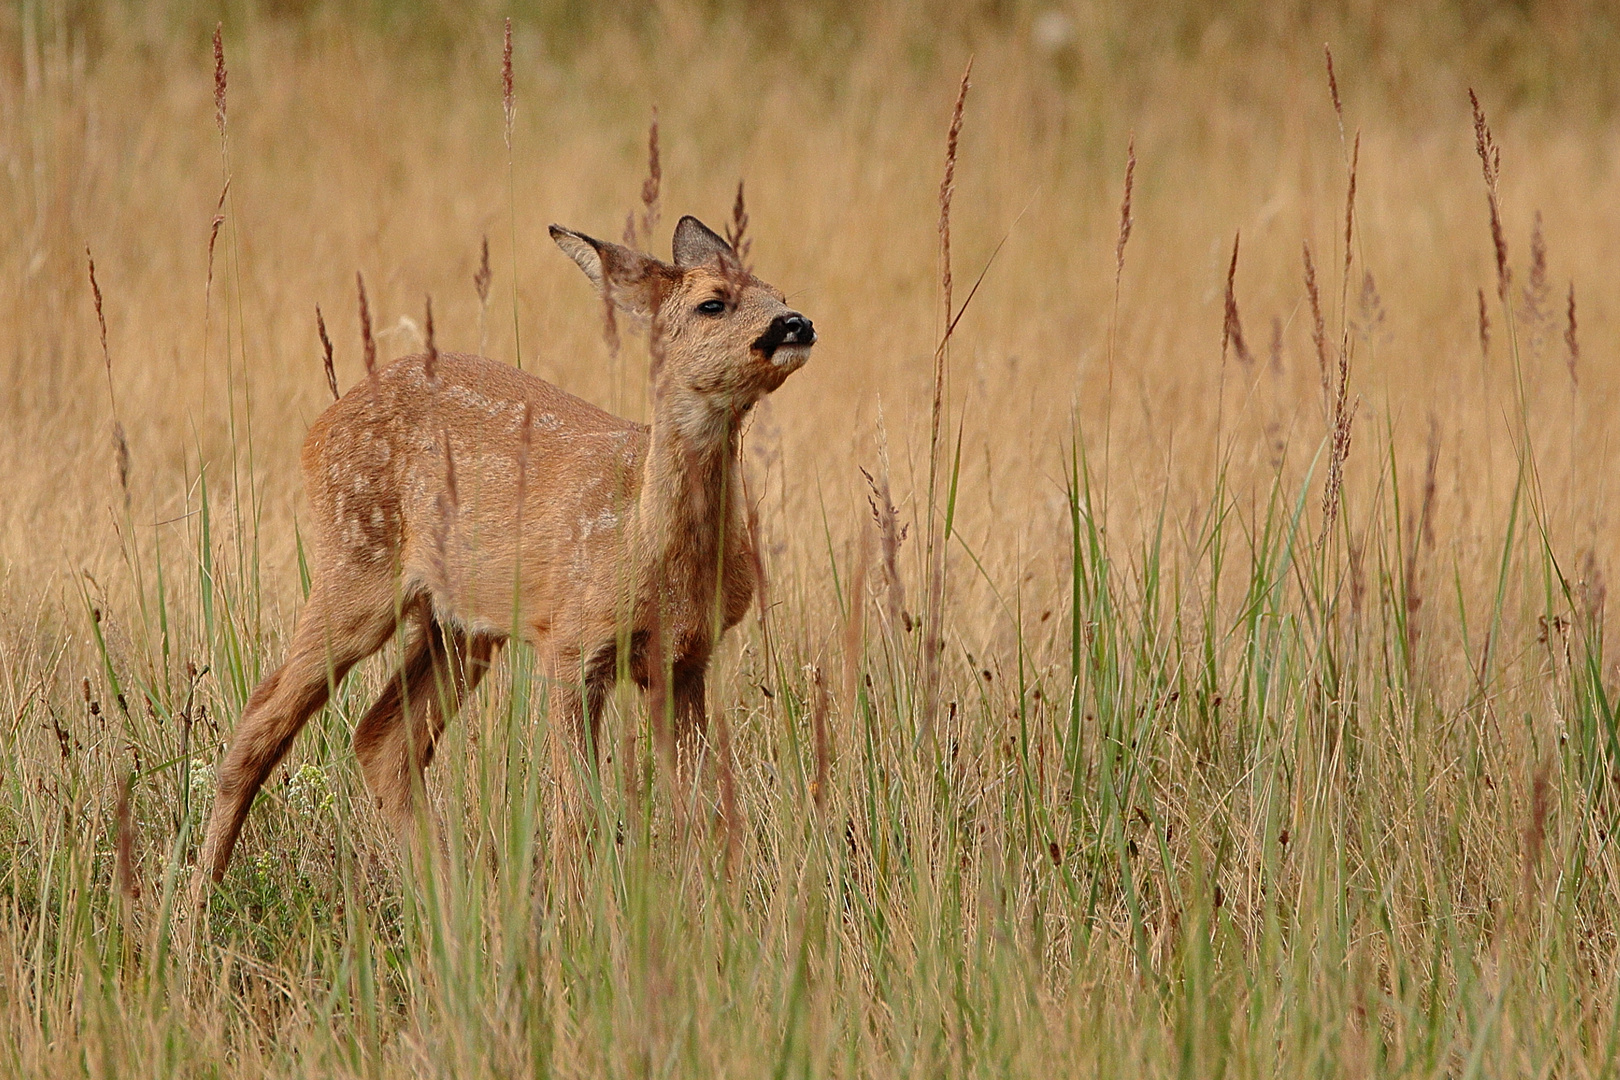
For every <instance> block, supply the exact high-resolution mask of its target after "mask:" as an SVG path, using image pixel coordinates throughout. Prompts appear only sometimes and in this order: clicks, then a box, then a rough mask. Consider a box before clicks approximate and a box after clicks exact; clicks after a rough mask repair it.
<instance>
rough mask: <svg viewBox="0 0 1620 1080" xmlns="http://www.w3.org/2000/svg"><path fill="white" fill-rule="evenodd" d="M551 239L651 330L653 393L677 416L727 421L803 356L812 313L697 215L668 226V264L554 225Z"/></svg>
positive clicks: (810, 339) (810, 340) (811, 336)
mask: <svg viewBox="0 0 1620 1080" xmlns="http://www.w3.org/2000/svg"><path fill="white" fill-rule="evenodd" d="M551 237H552V239H553V240H555V241H557V246H558V247H560V248H562V249H563V251H565V252H567V254H568V256H569V257H570V258H572V259H573V260H574V261H575V262H576V263H578V264H579V268H580V269H581V270H583V271H585V276H586V277H588V278H590V279H591V283H592V284H593V285H595V286H596V288H597V289H598V291H600V292H601V293H602V295H603V297H604V298H605V299H606V300H607V302H609V303H611V304H612V305H613V306H614V308H615V309H617V310H619V311H622V312H624V313H625V314H627V315H629V316H630V317H631V318H632V319H633V320H635V321H636V322H638V323H641V324H644V325H646V326H647V327H648V328H649V332H650V334H651V335H652V342H653V344H652V352H653V394H654V398H655V400H657V401H660V402H663V401H666V400H668V401H669V402H670V403H671V404H672V405H673V407H674V408H675V409H676V413H675V415H678V416H679V415H687V416H689V417H690V418H692V419H713V420H720V419H727V418H729V419H735V418H736V417H738V416H740V415H741V414H742V413H743V412H745V411H747V410H748V408H749V407H751V406H752V405H753V404H754V403H755V402H756V401H758V400H759V399H760V398H762V397H764V396H765V395H766V394H768V393H770V392H771V391H773V390H775V389H776V388H777V387H779V386H781V385H782V381H783V380H784V379H786V378H787V377H788V376H789V375H791V374H792V373H793V372H795V371H797V370H798V369H799V368H801V367H803V366H804V363H805V361H806V360H808V359H809V358H810V346H812V345H814V344H815V342H816V331H815V327H814V326H812V325H811V323H810V320H809V319H807V318H805V317H804V316H803V315H801V314H799V312H797V311H794V310H792V309H791V308H789V307H788V306H787V304H786V302H785V301H784V299H783V296H782V292H781V290H779V289H777V288H775V287H774V286H772V285H768V284H766V283H765V282H763V281H761V280H759V278H757V277H755V276H754V275H753V274H751V273H749V272H748V271H747V270H745V269H744V268H743V266H742V263H741V261H740V260H739V259H738V258H737V254H736V252H734V251H733V250H732V249H731V245H729V244H727V243H726V242H725V240H723V239H721V238H720V237H719V236H717V235H716V234H715V233H714V232H713V230H711V229H710V228H709V227H708V226H706V225H704V224H703V223H702V222H701V221H699V220H698V219H697V218H695V217H692V216H690V215H688V216H686V217H683V218H681V220H680V223H679V224H677V225H676V226H675V239H674V245H673V247H674V251H673V255H674V262H673V263H666V262H663V261H662V260H660V259H655V258H653V257H652V256H651V255H646V254H643V253H641V252H639V251H633V250H631V249H630V248H627V247H623V246H621V245H619V244H612V243H608V242H607V241H604V240H597V239H595V238H593V237H589V236H586V235H584V234H583V233H577V232H573V231H572V230H569V229H564V228H562V227H561V226H559V225H553V226H552V227H551Z"/></svg>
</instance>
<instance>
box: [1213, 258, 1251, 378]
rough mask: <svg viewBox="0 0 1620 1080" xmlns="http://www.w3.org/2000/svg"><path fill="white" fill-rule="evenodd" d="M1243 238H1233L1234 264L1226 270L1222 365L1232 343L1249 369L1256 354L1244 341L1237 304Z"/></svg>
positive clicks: (1241, 321)
mask: <svg viewBox="0 0 1620 1080" xmlns="http://www.w3.org/2000/svg"><path fill="white" fill-rule="evenodd" d="M1242 238H1243V236H1242V234H1241V233H1239V234H1238V235H1236V236H1234V237H1233V238H1232V262H1231V264H1230V265H1229V266H1228V267H1227V268H1226V322H1225V325H1224V326H1223V327H1222V330H1221V363H1222V364H1225V363H1226V347H1227V344H1228V343H1230V344H1231V346H1232V348H1233V349H1235V350H1236V351H1237V357H1238V359H1239V360H1241V361H1242V362H1243V366H1244V367H1248V366H1250V365H1252V364H1253V363H1254V354H1253V353H1251V352H1249V346H1248V344H1247V343H1246V342H1245V341H1244V340H1243V320H1242V319H1241V318H1240V317H1239V316H1238V303H1237V264H1238V242H1239V241H1240V240H1242Z"/></svg>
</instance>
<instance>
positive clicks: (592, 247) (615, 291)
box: [551, 225, 680, 318]
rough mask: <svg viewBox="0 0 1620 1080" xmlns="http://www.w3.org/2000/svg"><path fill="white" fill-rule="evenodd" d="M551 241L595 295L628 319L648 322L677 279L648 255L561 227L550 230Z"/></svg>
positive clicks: (677, 276)
mask: <svg viewBox="0 0 1620 1080" xmlns="http://www.w3.org/2000/svg"><path fill="white" fill-rule="evenodd" d="M551 238H552V239H553V240H555V241H557V246H558V247H560V248H562V249H563V251H564V252H565V253H566V254H567V255H568V257H569V258H570V259H573V260H574V261H575V262H576V263H578V264H579V268H580V269H581V270H583V271H585V276H586V277H588V278H590V279H591V284H592V285H595V286H596V288H597V290H598V291H599V292H601V293H603V294H605V295H606V296H608V297H609V298H610V299H611V300H612V301H613V303H614V304H615V305H617V306H618V307H621V308H623V309H624V310H625V311H628V312H630V313H631V314H632V315H640V316H643V317H649V318H650V317H651V316H652V314H653V312H655V311H657V310H658V306H659V305H660V304H662V303H663V302H664V297H666V296H668V295H669V292H670V289H671V288H672V287H673V285H674V284H675V282H676V281H677V280H679V278H680V273H679V271H677V270H676V269H675V268H674V267H672V266H670V265H669V264H668V263H663V262H660V261H659V260H657V259H655V258H653V257H652V256H651V255H643V254H642V253H641V252H639V251H632V250H630V249H629V248H627V247H621V246H620V245H618V244H610V243H608V242H607V241H606V240H598V239H596V238H595V237H591V236H586V235H585V234H584V233H577V232H574V231H573V230H572V229H565V228H563V227H562V226H561V225H553V226H552V227H551Z"/></svg>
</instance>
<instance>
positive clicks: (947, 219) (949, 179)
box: [939, 56, 973, 326]
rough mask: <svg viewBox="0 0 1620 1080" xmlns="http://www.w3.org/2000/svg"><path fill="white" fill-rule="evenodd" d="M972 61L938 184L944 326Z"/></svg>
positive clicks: (958, 97) (959, 91)
mask: <svg viewBox="0 0 1620 1080" xmlns="http://www.w3.org/2000/svg"><path fill="white" fill-rule="evenodd" d="M972 75H973V58H972V57H971V56H970V57H968V62H967V68H966V69H965V70H964V71H963V72H962V84H961V86H960V87H959V88H958V89H957V91H956V106H955V108H953V109H952V110H951V126H950V130H949V131H948V132H947V133H946V135H945V175H944V178H943V179H941V180H940V182H939V256H940V288H941V290H942V291H943V293H944V295H945V325H946V326H949V325H950V323H951V312H952V309H951V198H952V197H953V196H954V195H955V194H956V147H957V142H958V140H960V139H961V137H962V110H963V109H965V108H966V107H967V94H968V88H969V87H971V86H972V85H973V84H972V82H971V78H972Z"/></svg>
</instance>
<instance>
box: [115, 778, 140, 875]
mask: <svg viewBox="0 0 1620 1080" xmlns="http://www.w3.org/2000/svg"><path fill="white" fill-rule="evenodd" d="M137 775H138V772H137V771H131V772H130V773H129V774H128V775H127V776H126V777H125V778H124V783H123V784H122V785H121V786H120V787H119V789H118V806H117V809H115V810H114V811H113V821H114V823H115V829H116V833H115V841H114V855H113V860H114V864H115V865H114V877H115V878H116V879H117V881H118V892H119V894H120V895H122V896H123V897H124V898H125V899H126V900H139V899H140V898H141V882H140V879H139V877H137V876H136V872H135V815H134V813H133V812H132V810H131V807H130V804H131V802H132V801H133V799H132V796H133V793H134V790H135V778H136V776H137Z"/></svg>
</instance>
